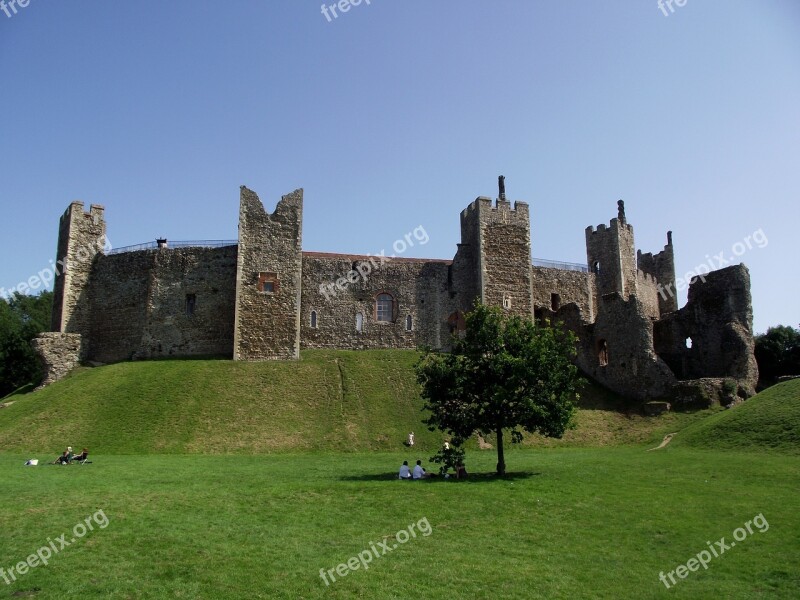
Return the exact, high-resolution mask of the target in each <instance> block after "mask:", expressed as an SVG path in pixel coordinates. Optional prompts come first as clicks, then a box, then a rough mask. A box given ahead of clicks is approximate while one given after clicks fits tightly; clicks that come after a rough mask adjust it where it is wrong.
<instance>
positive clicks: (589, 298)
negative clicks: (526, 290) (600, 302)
mask: <svg viewBox="0 0 800 600" xmlns="http://www.w3.org/2000/svg"><path fill="white" fill-rule="evenodd" d="M531 285H532V287H533V305H534V308H535V309H536V310H537V311H542V314H548V311H550V312H553V313H555V312H558V311H559V310H560V308H561V307H562V306H566V305H567V304H575V305H577V307H578V309H579V311H580V313H581V315H582V318H583V320H584V321H587V322H589V323H591V322H593V321H594V314H595V311H596V307H595V302H594V296H595V294H594V274H593V273H583V272H581V271H567V270H564V269H553V268H550V267H537V266H532V267H531ZM554 295H555V296H557V298H554Z"/></svg>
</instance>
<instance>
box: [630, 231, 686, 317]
mask: <svg viewBox="0 0 800 600" xmlns="http://www.w3.org/2000/svg"><path fill="white" fill-rule="evenodd" d="M636 263H637V265H638V268H639V269H640V270H641V271H643V272H645V273H649V274H650V275H652V276H653V277H654V278H655V279H656V281H658V283H659V284H660V287H659V296H658V310H659V314H662V315H666V314H667V313H671V312H674V311H676V310H678V296H677V293H676V290H675V254H674V250H673V247H672V232H671V231H668V232H667V245H666V246H664V249H663V250H662V251H661V252H658V253H656V254H653V253H651V252H647V253H642V251H641V250H639V251H638V252H637V257H636ZM670 290H671V292H670Z"/></svg>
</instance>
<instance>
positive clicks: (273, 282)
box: [257, 272, 278, 294]
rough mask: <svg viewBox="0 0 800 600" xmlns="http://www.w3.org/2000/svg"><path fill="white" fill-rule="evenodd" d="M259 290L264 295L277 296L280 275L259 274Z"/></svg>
mask: <svg viewBox="0 0 800 600" xmlns="http://www.w3.org/2000/svg"><path fill="white" fill-rule="evenodd" d="M257 288H258V291H259V292H261V293H263V294H276V293H277V292H278V275H277V274H276V273H266V272H265V273H259V274H258V285H257Z"/></svg>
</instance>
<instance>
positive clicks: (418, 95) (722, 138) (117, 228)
mask: <svg viewBox="0 0 800 600" xmlns="http://www.w3.org/2000/svg"><path fill="white" fill-rule="evenodd" d="M8 1H9V0H6V2H8ZM320 3H321V2H320V0H268V1H261V2H256V1H240V2H221V1H217V2H209V1H206V0H192V1H188V0H173V1H170V2H164V1H158V2H156V1H152V0H150V1H142V0H140V1H137V2H103V1H100V0H83V1H81V2H45V1H43V0H31V2H30V4H29V5H28V6H27V7H24V8H18V12H17V14H16V15H14V14H13V12H12V17H11V18H8V17H7V16H6V15H5V14H4V13H2V12H0V61H1V65H2V71H0V73H1V75H0V111H1V112H0V150H2V157H3V159H2V163H0V200H1V201H2V208H3V212H2V215H3V219H2V224H3V227H2V241H0V256H2V268H1V269H0V287H5V288H9V287H11V286H15V285H16V284H17V283H18V282H20V281H23V280H25V279H27V278H28V277H30V276H31V275H34V274H35V273H37V272H38V271H40V270H41V269H43V268H45V267H47V266H48V264H49V261H50V260H51V259H53V258H54V257H55V246H56V235H57V224H58V218H59V216H60V215H61V213H62V212H63V211H64V209H65V208H66V207H67V205H68V204H69V203H70V202H71V201H72V200H83V201H84V202H86V204H87V206H88V204H89V203H97V204H103V205H105V206H106V218H107V220H108V224H109V237H110V239H111V242H112V243H113V244H114V245H115V246H125V245H129V244H135V243H139V242H144V241H149V240H153V239H154V238H155V237H157V236H160V235H164V236H167V237H168V238H170V239H173V240H187V239H233V238H236V236H237V209H238V196H239V186H240V185H243V184H244V185H247V186H248V187H250V188H252V189H254V190H256V191H257V192H258V193H259V195H260V197H261V199H262V200H263V201H264V202H265V204H266V205H267V208H268V209H269V210H272V208H273V207H274V204H275V202H276V201H277V199H278V198H279V197H280V195H282V194H285V193H288V192H290V191H291V190H293V189H295V188H298V187H303V188H305V216H304V223H303V247H304V249H305V250H316V251H335V252H358V253H376V252H379V251H380V250H381V249H383V248H386V249H387V250H388V249H389V248H390V247H391V245H392V243H393V242H394V241H395V240H396V239H398V238H401V237H403V236H404V235H405V234H406V233H408V232H410V231H411V230H412V229H413V228H415V227H417V226H420V225H421V226H423V227H424V228H425V230H426V231H427V233H428V235H429V238H430V241H429V242H428V244H426V245H425V246H417V247H415V248H413V249H411V251H409V252H407V253H406V255H407V256H426V257H431V258H451V257H452V256H453V254H454V252H455V249H456V243H457V242H458V241H459V220H458V214H459V211H461V209H463V208H464V207H465V206H466V205H467V204H468V203H469V202H471V201H472V200H473V199H474V198H475V197H477V196H479V195H489V196H495V195H496V178H497V176H498V175H499V174H503V175H505V176H506V178H507V189H508V195H509V197H510V199H512V200H523V201H526V202H529V203H530V204H531V221H532V230H533V254H534V256H536V257H542V258H550V259H559V260H566V261H572V262H585V260H586V256H585V247H584V229H585V227H586V226H587V225H597V224H599V223H604V222H607V221H608V220H609V219H610V218H612V217H614V216H615V214H616V201H617V199H619V198H622V199H624V200H625V201H626V208H627V216H628V220H629V222H630V223H632V224H633V226H634V228H635V234H636V243H637V247H639V248H641V249H643V250H644V251H657V250H660V249H661V247H662V246H663V244H664V243H665V232H666V231H667V230H668V229H671V230H673V231H674V242H675V249H676V255H677V256H676V258H677V267H678V268H677V270H678V274H679V275H680V274H682V273H684V272H686V271H688V270H690V269H692V268H693V267H694V266H696V265H698V264H700V263H703V262H705V261H706V260H707V258H706V257H707V256H712V255H716V254H718V253H719V252H724V257H725V258H727V257H730V256H731V255H732V252H733V248H734V245H735V244H736V243H737V242H741V241H743V240H744V239H745V238H746V237H747V236H748V235H752V234H753V233H754V232H756V231H758V230H761V231H763V234H764V235H765V236H766V238H767V240H768V243H767V245H766V246H765V247H763V248H758V247H757V246H756V245H754V244H751V245H752V246H753V248H752V249H751V250H747V251H746V252H745V253H744V254H742V256H741V257H740V259H738V261H742V262H744V263H745V264H747V266H748V267H749V268H750V272H751V276H752V283H753V288H752V291H753V305H754V313H755V328H756V331H764V330H765V329H766V328H767V327H768V326H770V325H775V324H779V323H781V324H791V325H795V326H796V325H797V324H798V323H800V310H798V306H799V305H800V302H799V301H798V298H799V297H800V277H798V275H797V268H798V267H797V259H798V243H799V242H798V237H800V236H798V225H799V224H800V223H799V221H800V219H798V217H800V208H798V205H799V204H800V203H799V200H800V3H798V2H796V1H794V0H771V1H770V0H764V1H762V0H759V1H752V0H748V1H714V0H688V2H687V3H686V5H685V6H683V7H675V10H674V12H673V13H670V14H669V16H664V14H663V13H662V12H661V10H659V8H658V5H657V0H630V1H627V0H614V1H607V2H594V1H581V2H577V1H562V0H558V1H556V0H552V1H547V2H545V1H528V0H525V1H523V0H513V1H512V0H500V1H498V0H492V1H471V0H461V1H460V2H457V3H456V2H432V1H423V0H416V1H413V0H409V1H403V2H400V1H397V0H372V1H371V4H369V5H367V4H366V3H364V2H362V4H361V5H360V6H355V7H352V8H351V9H350V11H349V12H347V13H345V14H340V15H339V17H338V18H336V19H332V20H331V22H328V20H327V19H326V18H325V16H324V15H323V14H322V13H321V10H320ZM331 3H332V2H331V1H329V2H327V4H331ZM739 249H740V247H739ZM738 261H737V262H738ZM682 303H683V300H681V304H682Z"/></svg>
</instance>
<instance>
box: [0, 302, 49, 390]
mask: <svg viewBox="0 0 800 600" xmlns="http://www.w3.org/2000/svg"><path fill="white" fill-rule="evenodd" d="M52 307H53V293H52V292H42V293H41V294H39V295H38V296H24V295H22V294H19V293H15V294H14V295H12V296H11V297H9V298H7V299H0V398H1V397H3V396H6V395H7V394H10V393H11V392H13V391H14V390H16V389H19V388H20V387H22V386H24V385H26V384H29V383H32V384H38V383H39V382H40V381H41V380H42V372H41V367H40V366H39V362H38V360H37V359H36V353H35V352H34V351H33V348H32V347H31V340H32V339H33V338H35V337H36V336H37V335H38V334H39V333H41V332H43V331H48V330H49V329H50V313H51V310H52Z"/></svg>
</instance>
